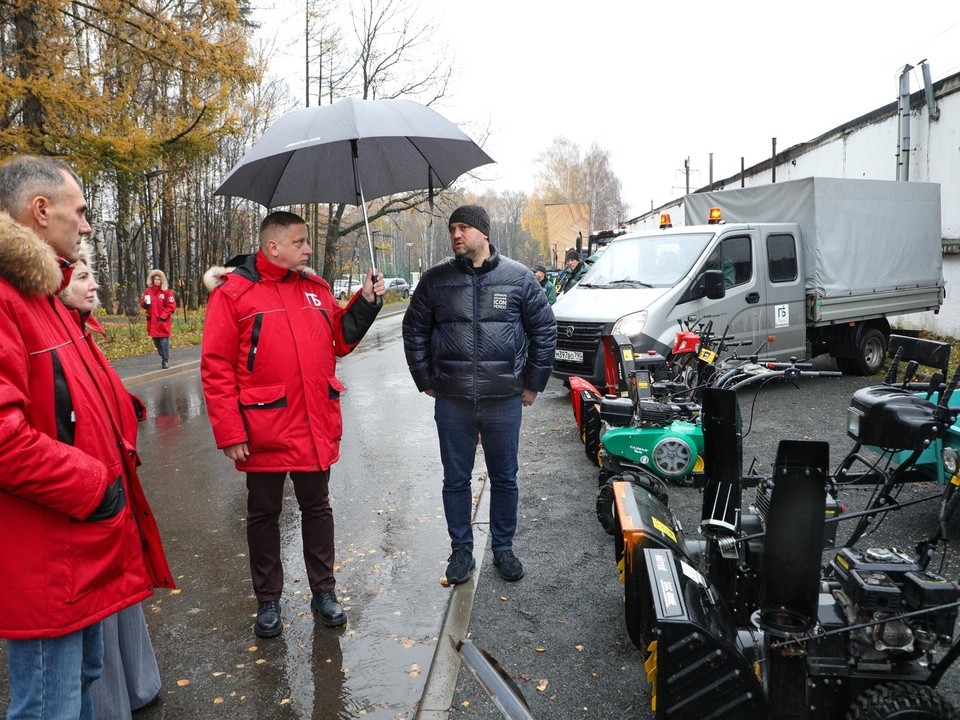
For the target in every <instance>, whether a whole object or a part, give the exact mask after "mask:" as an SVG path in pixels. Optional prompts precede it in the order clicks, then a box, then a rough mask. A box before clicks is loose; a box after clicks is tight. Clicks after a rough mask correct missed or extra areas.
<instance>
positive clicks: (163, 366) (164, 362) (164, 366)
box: [160, 360, 170, 370]
mask: <svg viewBox="0 0 960 720" xmlns="http://www.w3.org/2000/svg"><path fill="white" fill-rule="evenodd" d="M168 367H170V363H169V361H167V360H161V361H160V368H161V369H163V370H166V369H167V368H168Z"/></svg>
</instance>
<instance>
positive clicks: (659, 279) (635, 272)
mask: <svg viewBox="0 0 960 720" xmlns="http://www.w3.org/2000/svg"><path fill="white" fill-rule="evenodd" d="M712 237H713V233H702V232H701V233H689V234H670V235H646V236H643V237H632V238H622V239H618V240H614V241H613V242H611V243H610V244H609V245H608V246H607V249H606V251H605V252H604V253H603V254H602V255H601V256H600V257H598V258H597V261H596V262H595V263H594V264H593V267H591V268H590V270H589V271H588V272H587V274H586V275H584V276H583V280H582V281H581V282H580V284H581V285H584V286H588V287H591V286H592V287H611V288H617V287H620V288H622V287H629V285H630V284H631V283H636V284H637V285H639V286H647V287H672V286H674V285H676V284H677V282H678V281H679V280H680V278H682V277H683V276H684V275H686V274H687V272H688V271H689V270H690V268H691V267H692V266H693V263H694V262H696V260H697V258H699V257H700V255H701V254H702V253H703V250H704V248H706V246H707V243H709V242H710V239H711V238H712Z"/></svg>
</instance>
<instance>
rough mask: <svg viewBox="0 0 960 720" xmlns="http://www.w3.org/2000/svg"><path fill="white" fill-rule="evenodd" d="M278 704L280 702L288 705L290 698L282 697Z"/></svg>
mask: <svg viewBox="0 0 960 720" xmlns="http://www.w3.org/2000/svg"><path fill="white" fill-rule="evenodd" d="M280 704H281V705H289V704H290V698H284V699H283V700H281V701H280Z"/></svg>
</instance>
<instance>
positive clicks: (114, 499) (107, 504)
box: [84, 475, 127, 522]
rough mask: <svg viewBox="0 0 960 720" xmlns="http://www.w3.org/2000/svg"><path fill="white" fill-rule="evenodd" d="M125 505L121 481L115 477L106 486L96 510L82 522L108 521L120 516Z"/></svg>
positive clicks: (125, 499)
mask: <svg viewBox="0 0 960 720" xmlns="http://www.w3.org/2000/svg"><path fill="white" fill-rule="evenodd" d="M126 505H127V496H126V493H124V492H123V479H122V478H121V477H120V476H119V475H117V479H116V480H114V481H113V482H112V483H111V484H109V485H107V490H106V492H104V493H103V499H102V500H101V501H100V504H99V505H97V509H96V510H94V511H93V512H92V513H90V515H89V516H87V519H86V520H84V522H97V521H99V520H109V519H110V518H112V517H116V516H117V515H119V514H120V511H121V510H123V508H125V507H126Z"/></svg>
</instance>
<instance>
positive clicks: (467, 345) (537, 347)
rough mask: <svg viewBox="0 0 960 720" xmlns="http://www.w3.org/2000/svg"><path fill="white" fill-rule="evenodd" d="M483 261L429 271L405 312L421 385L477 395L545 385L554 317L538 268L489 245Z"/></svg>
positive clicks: (408, 348) (452, 261) (449, 263)
mask: <svg viewBox="0 0 960 720" xmlns="http://www.w3.org/2000/svg"><path fill="white" fill-rule="evenodd" d="M490 252H491V257H489V258H488V259H487V260H485V261H484V263H483V265H482V266H481V267H479V268H474V267H473V265H472V264H471V263H470V261H468V260H466V259H463V258H448V259H447V260H445V261H443V262H441V263H439V264H438V265H435V266H433V267H432V268H430V269H429V270H427V271H426V272H425V273H424V274H423V277H421V278H420V282H419V283H418V284H417V292H416V293H415V294H414V296H413V298H412V299H411V300H410V307H408V308H407V312H406V315H405V316H404V318H403V347H404V351H405V352H406V356H407V365H409V366H410V374H411V375H413V380H414V382H415V383H416V384H417V388H418V389H419V390H421V391H423V390H429V389H433V390H434V391H436V392H437V393H439V394H441V395H447V396H451V397H462V398H469V399H472V400H476V399H477V398H491V397H511V396H515V395H519V394H520V393H521V392H523V390H524V389H529V390H535V391H537V392H541V391H542V390H543V389H544V388H545V387H546V386H547V381H548V380H549V379H550V371H551V368H552V367H553V350H554V348H555V347H556V344H557V323H556V320H555V319H554V317H553V310H552V309H551V307H550V305H549V303H547V296H546V295H544V293H543V289H542V288H541V287H540V285H539V284H538V283H537V281H536V278H534V276H533V273H532V272H531V271H530V270H528V269H527V268H526V267H524V266H523V265H521V264H520V263H518V262H515V261H513V260H511V259H510V258H507V257H503V256H502V255H500V254H499V253H498V252H497V249H496V248H495V247H494V246H493V245H491V246H490Z"/></svg>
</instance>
